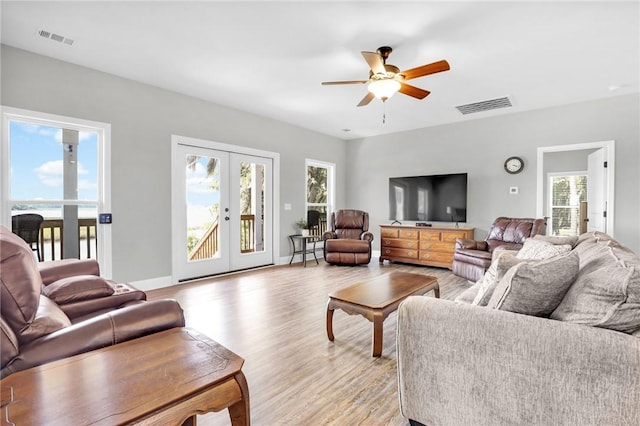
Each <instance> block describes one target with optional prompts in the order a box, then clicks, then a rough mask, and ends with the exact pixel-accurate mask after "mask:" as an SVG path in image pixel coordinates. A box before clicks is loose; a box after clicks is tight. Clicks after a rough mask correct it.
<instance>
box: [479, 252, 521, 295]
mask: <svg viewBox="0 0 640 426" xmlns="http://www.w3.org/2000/svg"><path fill="white" fill-rule="evenodd" d="M515 253H516V252H513V251H509V250H506V251H502V252H500V253H499V254H498V256H497V257H496V259H495V260H494V261H493V262H492V263H491V266H489V269H487V272H485V274H484V276H483V277H482V278H480V280H478V282H477V284H478V286H479V288H478V292H477V293H476V296H475V298H474V299H473V302H472V303H473V304H474V305H478V306H486V305H487V303H489V300H491V296H492V295H493V292H494V290H495V288H496V286H497V285H498V282H499V281H500V280H501V279H502V277H503V276H504V274H505V273H506V272H507V271H508V270H509V269H511V267H513V266H515V265H517V264H518V263H520V262H523V261H524V260H522V259H518V258H517V257H516V254H515Z"/></svg>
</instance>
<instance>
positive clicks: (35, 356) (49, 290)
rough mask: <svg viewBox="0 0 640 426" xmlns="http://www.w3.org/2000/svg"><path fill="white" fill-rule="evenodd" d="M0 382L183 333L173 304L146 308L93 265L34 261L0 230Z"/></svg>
mask: <svg viewBox="0 0 640 426" xmlns="http://www.w3.org/2000/svg"><path fill="white" fill-rule="evenodd" d="M0 314H1V315H0V331H1V332H0V358H1V363H2V366H1V370H0V378H2V377H6V376H8V375H10V374H12V373H15V372H16V371H20V370H25V369H27V368H31V367H35V366H37V365H41V364H45V363H47V362H51V361H55V360H57V359H61V358H65V357H68V356H72V355H76V354H80V353H83V352H87V351H91V350H94V349H98V348H102V347H105V346H109V345H114V344H117V343H120V342H123V341H126V340H130V339H134V338H137V337H141V336H144V335H147V334H151V333H155V332H158V331H162V330H166V329H169V328H173V327H183V326H184V315H183V311H182V308H181V307H180V305H179V304H178V303H177V302H176V301H175V300H170V299H165V300H156V301H149V302H147V301H146V294H145V293H144V292H142V291H140V290H137V289H135V288H134V287H132V286H129V285H127V284H116V283H115V282H113V281H110V280H106V279H103V278H101V277H100V269H99V266H98V263H97V262H95V261H93V260H77V259H73V260H61V261H52V262H36V260H35V258H34V255H33V253H32V251H31V249H30V248H29V246H28V245H27V244H26V243H25V242H24V240H22V239H21V238H20V237H18V236H17V235H15V234H13V233H12V232H11V231H10V230H9V229H7V228H6V227H4V226H0Z"/></svg>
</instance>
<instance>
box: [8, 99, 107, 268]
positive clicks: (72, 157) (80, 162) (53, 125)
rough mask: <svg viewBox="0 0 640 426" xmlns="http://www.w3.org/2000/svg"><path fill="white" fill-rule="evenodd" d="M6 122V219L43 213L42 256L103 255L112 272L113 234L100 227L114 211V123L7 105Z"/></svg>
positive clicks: (41, 232)
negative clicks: (101, 217)
mask: <svg viewBox="0 0 640 426" xmlns="http://www.w3.org/2000/svg"><path fill="white" fill-rule="evenodd" d="M3 124H4V126H5V127H4V132H3V138H2V153H3V155H2V159H1V160H2V168H3V172H2V179H3V181H5V182H6V183H4V184H3V186H2V191H0V194H1V197H0V200H1V206H2V211H1V213H2V214H1V215H0V216H2V223H4V224H5V225H8V224H9V223H13V221H12V220H11V218H12V217H13V216H18V215H22V214H34V213H35V214H38V215H40V216H42V218H43V222H42V224H41V225H40V233H39V237H38V242H37V244H38V248H39V257H40V258H41V259H42V260H54V259H60V258H93V259H98V260H99V261H100V262H101V265H102V266H104V267H103V268H101V269H103V272H104V273H105V276H109V275H110V273H111V262H110V259H107V258H105V256H107V257H110V252H111V248H110V233H109V232H108V230H104V229H99V227H98V226H97V225H98V224H97V216H98V212H101V211H105V210H106V211H109V210H107V209H108V205H109V203H108V183H107V177H106V172H107V170H106V167H105V166H106V165H107V164H108V155H107V152H108V134H109V125H108V124H104V123H96V122H89V121H85V120H77V119H72V118H68V117H60V116H54V115H49V114H42V113H36V112H31V111H24V110H17V109H13V108H6V107H5V108H3ZM7 170H9V171H10V173H7ZM19 223H20V221H18V220H17V221H16V222H15V224H16V226H20V225H19ZM14 232H15V230H14ZM107 274H108V275H107Z"/></svg>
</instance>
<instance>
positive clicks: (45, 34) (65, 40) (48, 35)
mask: <svg viewBox="0 0 640 426" xmlns="http://www.w3.org/2000/svg"><path fill="white" fill-rule="evenodd" d="M38 35H39V36H40V37H44V38H48V39H49V40H53V41H57V42H58V43H64V44H68V45H69V46H71V45H73V40H72V39H70V38H66V37H64V36H61V35H60V34H55V33H52V32H50V31H47V30H40V31H38Z"/></svg>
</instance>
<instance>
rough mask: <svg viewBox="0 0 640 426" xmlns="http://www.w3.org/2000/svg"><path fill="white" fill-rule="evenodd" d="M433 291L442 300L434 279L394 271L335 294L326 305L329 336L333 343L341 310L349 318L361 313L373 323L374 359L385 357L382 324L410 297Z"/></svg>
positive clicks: (372, 354) (372, 351)
mask: <svg viewBox="0 0 640 426" xmlns="http://www.w3.org/2000/svg"><path fill="white" fill-rule="evenodd" d="M431 290H433V291H434V292H435V296H436V297H438V298H439V297H440V286H439V285H438V280H437V279H436V278H435V277H432V276H428V275H419V274H411V273H408V272H391V273H390V274H386V275H382V276H380V277H377V278H374V279H372V280H370V281H366V282H363V283H358V284H354V285H352V286H349V287H346V288H343V289H340V290H337V291H334V292H333V293H331V294H329V301H328V302H327V337H328V338H329V340H330V341H332V342H333V339H334V336H333V311H334V310H335V309H342V310H343V311H344V312H346V313H347V314H349V315H354V314H359V315H362V316H363V317H365V318H366V319H368V320H369V321H371V322H372V323H373V341H372V344H371V356H374V357H378V356H380V355H382V323H383V322H384V320H385V319H386V318H387V317H388V316H389V314H390V313H391V312H394V311H395V310H396V309H398V306H399V305H400V303H401V302H402V301H403V300H404V299H406V298H407V297H409V296H419V295H422V294H425V293H428V292H429V291H431Z"/></svg>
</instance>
